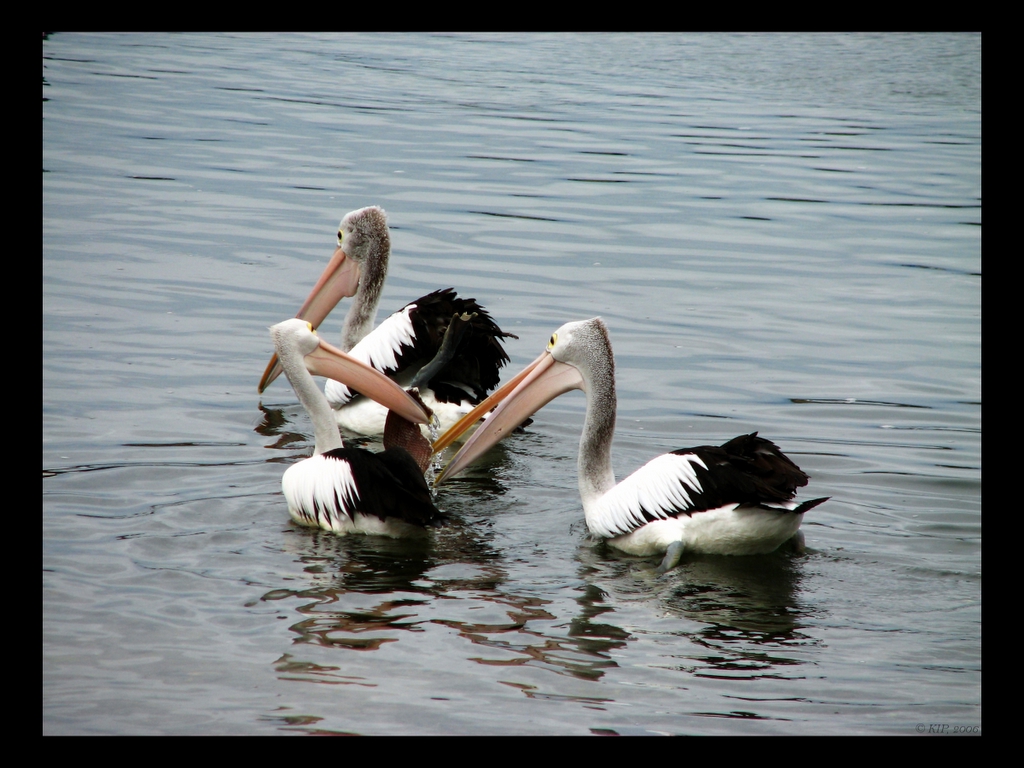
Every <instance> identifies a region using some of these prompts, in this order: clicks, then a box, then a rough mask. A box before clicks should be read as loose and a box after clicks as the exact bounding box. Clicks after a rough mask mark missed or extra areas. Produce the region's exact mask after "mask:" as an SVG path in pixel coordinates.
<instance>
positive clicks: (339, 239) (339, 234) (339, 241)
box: [338, 229, 345, 248]
mask: <svg viewBox="0 0 1024 768" xmlns="http://www.w3.org/2000/svg"><path fill="white" fill-rule="evenodd" d="M344 237H345V233H344V232H342V231H341V230H340V229H339V230H338V247H339V248H340V247H341V241H342V240H343V239H344Z"/></svg>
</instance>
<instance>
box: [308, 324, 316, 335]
mask: <svg viewBox="0 0 1024 768" xmlns="http://www.w3.org/2000/svg"><path fill="white" fill-rule="evenodd" d="M306 327H307V328H309V332H310V333H312V334H313V335H314V336H316V328H314V327H313V324H312V323H306Z"/></svg>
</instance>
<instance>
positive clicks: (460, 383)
mask: <svg viewBox="0 0 1024 768" xmlns="http://www.w3.org/2000/svg"><path fill="white" fill-rule="evenodd" d="M390 254H391V238H390V235H389V233H388V224H387V214H386V213H385V212H384V210H383V209H382V208H379V207H377V206H370V207H368V208H361V209H359V210H357V211H352V212H351V213H349V214H347V215H346V216H345V217H344V218H343V219H342V220H341V224H340V225H339V227H338V248H337V250H335V252H334V256H333V257H332V258H331V261H330V263H329V264H328V265H327V268H326V269H325V270H324V273H323V274H322V275H321V276H320V279H319V280H318V281H317V283H316V285H315V286H314V288H313V291H312V293H310V295H309V298H307V299H306V302H305V304H303V305H302V308H301V309H300V310H299V313H298V315H297V317H299V318H301V319H303V320H307V321H309V322H310V323H312V325H313V327H314V328H316V327H317V326H319V324H320V323H321V322H323V320H324V318H326V317H327V315H328V313H329V312H330V311H331V310H332V309H333V308H334V306H335V305H336V304H337V303H338V302H339V301H340V300H341V299H342V298H343V297H345V296H353V297H354V298H353V302H352V306H351V307H350V309H349V312H348V315H347V316H346V317H345V324H344V327H343V328H342V339H341V349H342V350H343V351H345V352H348V353H349V354H351V355H352V356H353V357H355V358H356V359H359V360H362V361H363V362H365V363H367V364H368V365H371V366H373V367H374V368H376V369H377V370H378V371H381V372H382V373H385V374H386V375H387V376H389V377H390V378H393V379H395V380H396V381H398V382H399V383H401V384H402V385H403V386H408V385H409V383H410V382H411V381H412V379H413V377H414V376H415V375H416V374H417V372H418V371H420V369H421V368H422V367H423V366H424V365H426V364H427V363H429V362H430V361H431V360H433V359H434V358H435V355H436V354H437V351H438V348H439V347H440V344H441V341H442V339H443V338H444V335H445V331H446V330H447V328H448V324H449V322H450V321H451V318H452V317H453V316H454V315H460V316H461V315H468V316H471V317H472V320H471V321H470V323H469V326H468V328H467V330H466V332H465V333H464V334H463V336H462V338H461V340H460V341H459V344H458V348H457V349H456V351H455V353H454V354H453V355H452V356H451V359H450V360H449V361H448V362H447V363H446V364H445V365H444V366H443V367H442V368H441V370H439V371H437V372H436V373H435V374H434V375H432V376H431V377H430V379H429V380H428V381H425V382H421V383H420V384H419V389H420V394H421V396H422V397H423V399H424V402H426V403H427V405H428V407H429V408H430V409H431V410H432V411H433V412H434V413H435V415H436V416H437V418H438V420H439V421H440V426H441V428H445V429H446V428H447V427H448V426H450V425H451V424H453V423H455V421H457V420H458V419H459V418H460V417H461V416H463V415H465V414H466V413H468V412H469V410H470V409H472V408H473V406H474V405H476V404H477V403H479V402H480V401H481V400H483V399H484V398H485V397H487V393H488V392H490V391H491V390H492V389H494V388H495V387H496V386H498V382H499V380H500V373H499V372H500V369H501V367H502V366H503V365H504V364H505V363H507V362H508V360H509V358H508V355H507V354H506V353H505V350H504V348H503V347H502V345H501V342H502V339H506V338H517V337H516V336H514V335H513V334H510V333H505V332H504V331H502V330H501V328H499V327H498V325H497V324H496V323H495V322H494V320H493V319H491V316H490V315H489V314H488V313H487V311H486V310H484V308H483V307H481V306H480V305H479V304H478V303H477V302H476V300H475V299H463V298H459V297H458V296H457V295H456V293H455V291H454V290H453V289H451V288H447V289H443V290H439V291H434V292H433V293H430V294H427V295H426V296H423V297H421V298H419V299H417V300H416V301H413V302H411V303H409V304H407V305H405V306H404V307H402V309H400V310H398V311H397V312H395V313H394V314H393V315H391V316H389V317H388V318H387V319H385V320H384V322H382V323H381V324H380V325H379V326H378V327H377V328H376V329H374V328H373V323H374V319H375V317H376V315H377V305H378V304H379V303H380V296H381V291H382V290H383V287H384V280H385V278H386V277H387V269H388V259H389V257H390ZM279 373H280V369H279V368H278V367H277V364H276V360H271V361H270V365H268V366H267V370H266V372H265V373H264V374H263V379H262V380H261V381H260V386H259V391H260V392H263V390H264V389H265V388H266V387H267V386H268V385H269V384H270V382H271V381H273V380H274V378H276V377H277V375H278V374H279ZM324 393H325V395H326V396H327V400H328V401H329V402H330V404H331V407H332V408H333V409H334V410H335V416H336V419H337V422H338V425H339V426H341V427H342V428H343V429H345V430H346V431H348V432H353V433H356V434H364V435H375V434H380V433H382V432H383V429H384V421H385V417H386V415H387V413H386V411H385V410H384V409H383V408H381V407H380V406H379V405H377V404H376V403H374V402H373V401H372V400H368V399H367V398H365V397H360V396H359V394H360V393H358V392H356V391H354V390H353V389H352V388H350V387H348V386H346V385H345V384H343V383H341V382H336V381H329V382H327V385H326V387H325V389H324Z"/></svg>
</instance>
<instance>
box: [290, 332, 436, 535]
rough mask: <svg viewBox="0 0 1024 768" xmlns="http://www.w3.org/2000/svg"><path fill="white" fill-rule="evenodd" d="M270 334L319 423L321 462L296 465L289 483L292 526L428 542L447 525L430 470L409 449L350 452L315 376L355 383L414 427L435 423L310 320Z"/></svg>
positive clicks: (316, 452)
mask: <svg viewBox="0 0 1024 768" xmlns="http://www.w3.org/2000/svg"><path fill="white" fill-rule="evenodd" d="M270 335H271V338H272V339H273V341H274V349H275V350H276V351H277V357H278V360H279V361H280V364H281V367H282V369H283V371H284V374H285V376H287V377H288V381H289V382H291V385H292V388H293V389H294V390H295V394H296V395H298V398H299V401H300V402H301V403H302V405H303V407H304V408H305V409H306V412H307V413H308V414H309V418H310V420H311V421H312V423H313V435H314V440H315V447H314V450H313V456H311V457H310V458H308V459H303V460H302V461H299V462H297V463H296V464H293V465H291V466H290V467H289V468H288V469H287V470H286V471H285V473H284V477H283V478H282V481H281V487H282V489H283V491H284V496H285V499H286V500H287V502H288V513H289V514H290V515H291V517H292V519H293V520H295V521H296V522H298V523H301V524H302V525H308V526H313V527H317V528H323V529H325V530H329V531H333V532H335V533H339V534H346V533H368V534H380V535H384V536H395V537H399V536H417V535H422V534H423V532H424V529H425V527H427V526H436V525H439V524H441V523H442V522H444V520H445V516H444V514H443V513H442V512H440V511H439V510H438V509H437V508H436V507H435V506H434V503H433V501H432V499H431V494H430V489H429V488H428V486H427V483H426V481H425V480H424V479H423V470H422V469H421V468H420V466H419V465H418V464H417V463H416V461H415V460H414V459H413V457H412V456H411V455H410V454H409V452H408V451H407V450H406V449H405V448H403V447H386V448H385V450H384V451H383V452H381V453H372V452H370V451H367V450H365V449H363V448H345V447H344V446H343V444H342V441H341V437H340V435H339V434H338V427H337V425H336V424H335V420H334V413H333V412H332V410H331V407H330V405H329V404H328V403H327V400H326V399H325V398H324V395H323V393H322V392H321V391H320V389H319V388H318V387H317V385H316V382H315V381H314V380H313V376H312V375H311V374H316V375H318V376H330V377H333V378H337V379H338V380H340V381H344V382H347V383H349V384H351V385H352V386H354V387H357V388H358V389H359V391H360V392H365V393H366V395H367V396H368V397H372V398H374V399H375V400H376V401H378V402H380V403H382V405H384V406H385V407H386V408H389V409H392V410H393V411H394V412H395V413H396V414H398V415H399V416H400V417H402V418H404V419H407V420H409V421H411V422H414V423H426V422H427V421H428V420H429V414H428V413H426V412H425V411H424V409H423V407H422V406H421V405H420V404H419V403H417V402H416V401H415V400H414V399H413V398H412V397H411V396H410V395H409V394H408V393H407V392H405V391H404V390H402V388H401V387H400V386H398V385H397V384H396V383H395V382H393V381H392V380H390V379H388V378H387V377H386V376H384V375H382V374H381V373H379V372H378V371H375V370H373V369H372V368H370V367H368V366H367V365H366V364H365V363H362V362H361V361H357V360H354V359H353V358H351V357H349V356H348V355H345V354H344V353H343V352H341V351H340V350H338V349H335V348H334V347H332V346H331V345H329V344H327V343H326V342H323V341H321V340H320V339H319V338H318V337H317V335H316V334H315V333H314V332H313V329H312V327H311V326H310V324H309V323H307V322H306V321H304V320H299V319H293V320H286V321H285V322H283V323H278V324H277V325H275V326H273V327H272V328H271V329H270ZM416 437H418V438H419V437H421V436H420V435H419V432H418V431H416ZM421 439H422V438H421ZM385 443H386V441H385Z"/></svg>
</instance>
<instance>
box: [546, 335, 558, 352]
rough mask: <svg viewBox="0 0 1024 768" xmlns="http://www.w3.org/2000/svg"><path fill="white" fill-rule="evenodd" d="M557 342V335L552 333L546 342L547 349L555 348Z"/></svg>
mask: <svg viewBox="0 0 1024 768" xmlns="http://www.w3.org/2000/svg"><path fill="white" fill-rule="evenodd" d="M557 341H558V334H557V333H552V334H551V340H550V341H549V342H548V349H551V348H552V347H553V346H555V342H557Z"/></svg>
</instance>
